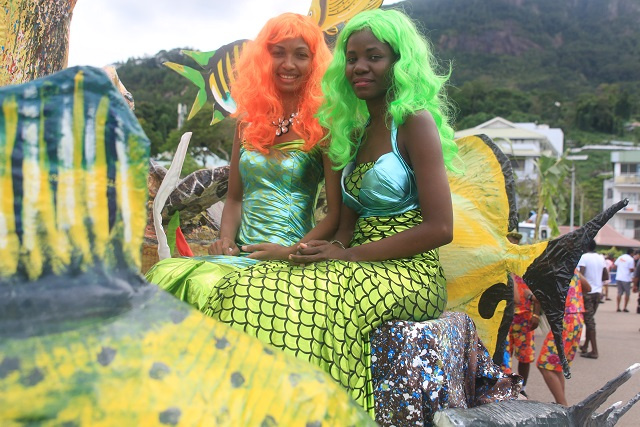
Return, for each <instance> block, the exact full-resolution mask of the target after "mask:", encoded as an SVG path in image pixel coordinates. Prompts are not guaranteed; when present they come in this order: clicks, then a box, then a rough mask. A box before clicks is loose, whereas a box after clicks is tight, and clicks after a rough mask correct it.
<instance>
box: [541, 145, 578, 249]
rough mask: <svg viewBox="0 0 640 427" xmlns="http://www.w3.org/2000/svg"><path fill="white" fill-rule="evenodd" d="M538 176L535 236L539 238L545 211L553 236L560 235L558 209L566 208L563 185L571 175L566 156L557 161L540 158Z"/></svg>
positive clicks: (550, 158) (544, 157) (545, 157)
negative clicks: (545, 211)
mask: <svg viewBox="0 0 640 427" xmlns="http://www.w3.org/2000/svg"><path fill="white" fill-rule="evenodd" d="M535 167H536V170H537V172H538V174H537V175H538V176H537V185H536V187H537V193H538V205H537V207H536V213H537V214H536V225H535V234H534V235H535V236H539V235H540V234H539V232H540V221H541V220H542V215H543V213H544V210H545V209H546V210H547V213H548V215H549V222H548V225H549V227H550V228H551V235H552V236H557V235H558V234H560V230H559V229H558V222H557V218H558V211H559V209H557V208H558V207H560V208H563V207H564V206H566V200H565V199H566V196H565V192H564V191H563V183H564V180H565V178H566V177H567V174H568V173H569V165H568V164H567V159H566V155H563V156H562V157H560V158H558V159H556V158H553V157H547V156H540V157H539V158H538V160H537V161H536V163H535Z"/></svg>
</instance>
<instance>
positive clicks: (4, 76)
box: [0, 0, 77, 86]
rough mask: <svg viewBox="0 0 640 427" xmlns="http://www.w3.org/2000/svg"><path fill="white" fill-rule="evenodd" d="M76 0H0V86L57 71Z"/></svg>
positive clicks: (61, 64) (63, 60) (64, 60)
mask: <svg viewBox="0 0 640 427" xmlns="http://www.w3.org/2000/svg"><path fill="white" fill-rule="evenodd" d="M76 1H77V0H47V1H42V0H0V47H1V48H2V55H0V86H4V85H8V84H17V83H23V82H28V81H30V80H33V79H36V78H38V77H42V76H46V75H47V74H51V73H54V72H56V71H60V70H62V69H63V68H65V67H66V66H67V61H68V58H69V28H70V26H71V16H72V13H73V8H74V7H75V5H76Z"/></svg>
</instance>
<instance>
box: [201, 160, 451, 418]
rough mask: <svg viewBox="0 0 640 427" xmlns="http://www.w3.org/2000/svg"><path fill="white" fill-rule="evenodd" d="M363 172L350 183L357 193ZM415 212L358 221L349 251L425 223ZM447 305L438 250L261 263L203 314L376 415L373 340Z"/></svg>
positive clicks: (225, 283) (227, 286) (226, 286)
mask: <svg viewBox="0 0 640 427" xmlns="http://www.w3.org/2000/svg"><path fill="white" fill-rule="evenodd" d="M371 166H373V164H372V163H366V164H362V165H359V166H358V167H356V169H355V170H354V171H353V174H354V175H353V176H351V177H349V179H348V180H347V187H348V191H352V192H356V193H357V191H358V186H359V182H360V181H359V179H358V177H360V176H362V174H363V173H364V172H365V171H366V170H368V169H369V168H370V167H371ZM421 221H422V216H421V214H420V212H419V211H418V210H410V211H408V212H406V213H405V214H403V215H399V216H394V217H368V218H361V219H360V220H359V221H358V223H357V226H356V230H355V233H354V238H353V240H352V242H351V246H356V245H361V244H364V243H367V242H370V241H376V240H380V239H382V238H384V237H386V236H389V235H393V234H396V233H398V232H401V231H403V230H406V229H408V228H411V227H414V226H415V225H417V224H419V223H421ZM445 305H446V287H445V278H444V273H443V271H442V268H441V267H440V263H439V261H438V251H437V250H434V251H429V252H425V253H423V254H419V255H416V256H414V257H412V258H409V259H398V260H388V261H381V262H358V263H355V262H347V261H341V260H331V261H326V262H319V263H314V264H312V265H309V266H291V265H289V264H288V263H286V262H269V263H261V264H258V265H256V266H253V267H250V268H247V269H244V270H242V271H239V272H237V273H232V274H229V275H227V276H226V277H224V278H223V279H222V280H221V281H220V282H218V284H217V286H215V287H214V290H213V293H212V294H211V296H210V298H209V301H208V303H207V307H206V309H205V314H208V315H210V316H212V317H214V318H215V319H218V320H221V321H223V322H225V323H228V324H229V325H231V327H233V328H235V329H239V330H242V331H245V332H247V333H249V334H250V335H253V336H256V337H257V338H258V339H260V340H261V341H264V342H268V343H270V344H272V345H274V346H276V347H278V348H280V349H283V350H284V351H286V352H288V353H292V354H295V355H296V356H297V357H298V358H301V359H304V360H308V361H310V362H311V363H313V364H314V365H318V366H320V367H322V368H323V369H324V370H325V371H327V372H328V373H329V374H330V375H331V376H332V377H333V378H334V379H335V380H336V381H338V382H339V383H340V384H342V385H343V386H344V387H345V388H346V389H347V390H349V392H350V393H351V395H352V397H353V398H354V399H355V400H356V401H357V402H358V403H360V404H361V405H363V406H364V407H365V409H367V410H368V411H369V412H370V413H371V414H373V405H374V403H373V387H372V384H371V371H370V365H371V362H370V346H369V333H370V332H371V331H372V330H373V329H374V328H376V327H377V326H379V325H381V324H382V323H383V322H385V321H387V320H391V319H404V320H416V321H422V320H428V319H434V318H437V317H438V316H439V315H440V314H441V313H442V311H443V310H444V308H445Z"/></svg>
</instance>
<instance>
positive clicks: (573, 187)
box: [567, 154, 589, 233]
mask: <svg viewBox="0 0 640 427" xmlns="http://www.w3.org/2000/svg"><path fill="white" fill-rule="evenodd" d="M588 158H589V156H588V155H586V154H581V155H575V156H567V160H571V162H572V163H571V206H570V208H569V212H570V213H569V233H571V232H572V231H573V213H574V205H575V197H576V196H575V193H576V165H575V163H574V162H576V161H581V160H587V159H588ZM580 223H581V224H582V203H581V204H580Z"/></svg>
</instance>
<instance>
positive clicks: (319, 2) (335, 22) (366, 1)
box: [308, 0, 383, 35]
mask: <svg viewBox="0 0 640 427" xmlns="http://www.w3.org/2000/svg"><path fill="white" fill-rule="evenodd" d="M382 1H383V0H313V1H312V2H311V6H310V7H309V13H308V14H309V16H310V17H312V18H313V19H314V20H315V21H316V22H317V23H318V26H319V27H320V29H321V30H322V31H323V32H324V33H325V34H327V35H336V34H337V33H338V32H339V29H340V25H341V24H345V23H346V22H347V21H348V20H350V19H351V18H353V17H354V16H356V15H357V14H358V13H360V12H363V11H365V10H372V9H377V8H379V7H380V6H381V5H382Z"/></svg>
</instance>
